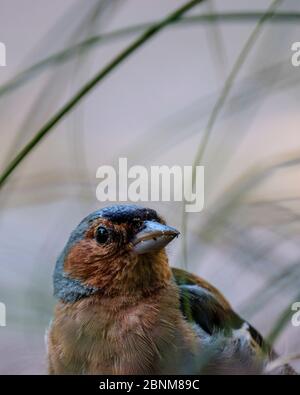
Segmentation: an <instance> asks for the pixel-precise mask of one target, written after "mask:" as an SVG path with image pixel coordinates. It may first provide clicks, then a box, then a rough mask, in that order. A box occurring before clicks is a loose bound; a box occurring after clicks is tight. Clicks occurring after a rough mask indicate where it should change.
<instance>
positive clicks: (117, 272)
mask: <svg viewBox="0 0 300 395" xmlns="http://www.w3.org/2000/svg"><path fill="white" fill-rule="evenodd" d="M64 270H65V272H66V273H68V275H69V276H70V277H72V278H74V279H78V280H81V281H82V282H83V284H85V285H89V286H92V287H95V288H99V290H100V291H101V293H103V294H106V295H121V294H123V295H126V294H127V295H128V294H132V293H135V294H136V296H138V295H141V296H145V295H149V294H151V293H153V292H156V291H157V289H161V288H163V287H165V286H166V285H167V284H169V282H170V280H171V276H172V273H171V269H170V267H169V264H168V259H167V256H166V253H165V251H164V250H162V251H159V252H155V253H153V254H145V255H136V254H134V253H131V251H130V249H129V248H128V251H126V249H125V248H124V250H122V251H119V253H116V254H114V255H109V253H108V254H107V256H105V255H104V254H103V251H101V250H99V246H98V245H97V244H96V243H95V241H94V240H92V239H83V240H81V241H80V242H78V243H77V244H76V245H75V246H74V247H73V248H72V249H71V251H70V252H69V254H68V256H67V258H66V260H65V266H64Z"/></svg>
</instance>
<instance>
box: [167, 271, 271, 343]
mask: <svg viewBox="0 0 300 395" xmlns="http://www.w3.org/2000/svg"><path fill="white" fill-rule="evenodd" d="M172 271H173V276H174V279H175V282H176V284H177V285H178V287H179V290H180V303H181V310H182V313H183V315H184V316H185V318H186V319H187V320H188V321H189V322H191V323H195V324H197V325H198V326H199V327H200V328H201V329H202V330H204V331H205V332H206V333H207V334H209V335H212V334H215V333H216V332H220V331H222V332H223V333H225V334H227V335H228V336H231V335H232V333H233V331H238V330H241V329H242V330H243V331H244V332H245V336H247V337H248V339H249V342H250V343H251V345H252V347H253V348H257V347H259V348H261V349H262V350H263V349H264V350H266V349H267V345H266V344H265V342H264V340H263V337H262V336H261V335H260V334H259V332H258V331H257V330H256V329H254V328H253V327H252V326H251V325H250V324H249V323H248V322H246V321H245V320H243V319H242V318H241V317H239V316H238V314H236V313H235V312H234V311H233V310H232V308H231V306H230V304H229V303H228V301H227V300H226V299H225V298H224V296H223V295H222V294H221V293H220V292H219V291H218V290H217V289H216V288H215V287H213V286H212V285H210V284H209V283H208V282H206V281H205V280H203V279H202V278H200V277H198V276H195V275H193V274H190V273H188V272H186V271H184V270H182V269H175V268H174V269H172Z"/></svg>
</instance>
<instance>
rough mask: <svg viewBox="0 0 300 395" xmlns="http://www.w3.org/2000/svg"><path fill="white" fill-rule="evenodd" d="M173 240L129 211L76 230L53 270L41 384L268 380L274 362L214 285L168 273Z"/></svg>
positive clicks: (170, 232) (148, 218)
mask: <svg viewBox="0 0 300 395" xmlns="http://www.w3.org/2000/svg"><path fill="white" fill-rule="evenodd" d="M178 236H179V231H178V230H177V229H175V228H174V227H171V226H169V225H167V223H166V221H165V220H164V219H163V218H162V217H161V216H160V215H159V214H158V213H157V212H156V211H155V210H153V209H150V208H145V207H142V206H138V205H133V204H122V205H121V204H116V205H111V206H106V207H104V208H102V209H99V210H97V211H95V212H93V213H91V214H89V215H88V216H87V217H86V218H84V219H83V220H82V221H81V222H80V224H79V225H78V226H77V227H76V228H75V230H74V231H73V232H72V233H71V235H70V238H69V240H68V242H67V244H66V246H65V247H64V249H63V251H62V253H61V254H60V256H59V258H58V259H57V262H56V266H55V270H54V275H53V283H54V296H55V297H56V298H57V304H56V306H55V309H54V316H53V319H52V321H51V323H50V326H49V329H48V331H47V336H46V339H47V340H46V341H47V349H48V373H49V374H54V375H55V374H58V375H59V374H74V375H76V374H104V375H105V374H109V375H124V374H135V375H136V374H139V375H140V374H142V375H152V374H208V375H210V374H212V375H218V374H267V373H266V372H267V366H268V364H269V363H270V362H271V361H273V360H274V359H276V358H277V354H276V353H275V352H274V351H273V350H272V348H271V347H270V346H269V345H268V344H267V342H266V341H265V340H264V339H263V337H262V336H261V335H260V334H259V332H258V331H257V330H256V329H254V327H252V326H251V325H250V324H249V323H248V322H247V321H245V320H244V319H242V318H241V317H240V316H239V315H238V314H237V313H235V312H234V311H233V309H232V307H231V306H230V304H229V302H228V301H227V300H226V299H225V297H224V296H223V295H222V294H221V292H219V291H218V290H217V289H216V288H215V287H214V286H213V285H211V284H209V283H208V282H207V281H205V280H204V279H202V278H200V277H198V276H196V275H194V274H191V273H189V272H187V271H185V270H183V269H179V268H171V266H170V265H169V261H168V256H167V253H166V248H165V247H166V246H167V245H168V244H169V243H170V242H171V241H172V240H174V239H175V238H177V237H178ZM268 374H295V372H294V371H293V369H292V368H291V367H290V366H289V365H284V366H281V367H279V368H277V370H276V371H271V372H268Z"/></svg>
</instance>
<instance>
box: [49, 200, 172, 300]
mask: <svg viewBox="0 0 300 395" xmlns="http://www.w3.org/2000/svg"><path fill="white" fill-rule="evenodd" d="M178 234H179V232H178V231H177V230H176V229H174V228H172V227H170V226H168V225H166V223H165V221H164V220H163V219H162V218H161V217H160V216H159V215H158V214H157V213H156V211H154V210H151V209H148V208H143V207H139V206H135V205H115V206H110V207H106V208H103V209H101V210H98V211H95V212H94V213H92V214H90V215H89V216H87V217H86V218H85V219H84V220H83V221H82V222H81V223H80V224H79V225H78V226H77V228H76V229H75V230H74V231H73V232H72V234H71V236H70V238H69V241H68V243H67V245H66V247H65V248H64V250H63V252H62V253H61V255H60V257H59V258H58V261H57V264H56V268H55V272H54V293H55V296H57V297H58V298H59V299H61V300H63V301H66V302H74V301H76V300H78V299H80V298H82V297H85V296H89V295H91V294H95V293H99V294H103V295H107V296H110V295H125V294H126V295H128V294H132V295H134V294H136V295H141V294H142V295H145V294H147V293H148V294H149V293H151V292H153V291H155V290H157V289H158V288H161V287H163V286H165V285H166V284H167V283H168V282H169V280H170V278H171V270H170V267H169V265H168V259H167V256H166V253H165V250H164V247H165V246H166V245H167V244H168V243H169V242H170V241H172V240H173V239H174V238H175V237H176V236H178Z"/></svg>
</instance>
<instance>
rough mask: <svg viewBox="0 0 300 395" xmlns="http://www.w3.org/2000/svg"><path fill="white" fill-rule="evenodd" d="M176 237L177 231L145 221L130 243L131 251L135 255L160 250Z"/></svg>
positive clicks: (157, 223)
mask: <svg viewBox="0 0 300 395" xmlns="http://www.w3.org/2000/svg"><path fill="white" fill-rule="evenodd" d="M178 235H179V232H178V230H176V229H175V228H172V227H171V226H167V225H163V224H160V223H159V222H155V221H145V222H144V227H143V228H142V229H141V230H140V231H139V232H138V233H137V234H136V235H135V237H134V239H133V241H132V243H133V246H134V247H133V250H134V252H135V253H137V254H145V253H147V252H151V251H157V250H161V249H162V248H164V247H165V246H166V245H167V244H169V243H170V241H172V240H173V239H174V238H175V237H177V236H178Z"/></svg>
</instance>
